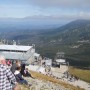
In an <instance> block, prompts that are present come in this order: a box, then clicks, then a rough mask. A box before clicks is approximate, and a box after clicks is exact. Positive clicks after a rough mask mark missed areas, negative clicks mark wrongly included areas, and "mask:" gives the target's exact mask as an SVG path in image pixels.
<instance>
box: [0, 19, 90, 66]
mask: <svg viewBox="0 0 90 90" xmlns="http://www.w3.org/2000/svg"><path fill="white" fill-rule="evenodd" d="M0 37H1V38H6V39H8V40H16V41H17V42H18V41H19V42H20V43H21V44H25V45H28V44H29V45H31V44H32V43H34V44H36V51H37V52H38V53H41V55H42V56H46V57H49V58H53V59H54V57H55V54H56V53H57V52H58V51H60V52H65V54H66V55H65V57H66V59H67V60H68V61H69V62H70V65H75V66H90V20H75V21H72V22H70V23H68V24H66V25H63V26H61V27H59V28H53V29H52V28H51V29H38V30H30V29H24V30H22V31H21V30H16V28H15V30H14V31H13V32H11V31H9V32H4V33H3V34H1V35H0Z"/></svg>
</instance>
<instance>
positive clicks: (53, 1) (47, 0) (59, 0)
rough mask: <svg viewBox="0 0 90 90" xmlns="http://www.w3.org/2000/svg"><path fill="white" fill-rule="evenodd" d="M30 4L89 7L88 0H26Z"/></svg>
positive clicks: (89, 2)
mask: <svg viewBox="0 0 90 90" xmlns="http://www.w3.org/2000/svg"><path fill="white" fill-rule="evenodd" d="M28 1H29V2H30V3H31V4H33V5H37V6H39V7H45V8H47V7H61V8H78V9H89V8H90V0H28Z"/></svg>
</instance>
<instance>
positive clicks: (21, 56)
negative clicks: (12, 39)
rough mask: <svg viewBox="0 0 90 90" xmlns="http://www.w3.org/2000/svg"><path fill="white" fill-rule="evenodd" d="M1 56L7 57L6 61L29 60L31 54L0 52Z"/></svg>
mask: <svg viewBox="0 0 90 90" xmlns="http://www.w3.org/2000/svg"><path fill="white" fill-rule="evenodd" d="M0 55H3V56H5V58H6V59H12V60H28V59H29V58H30V57H31V54H28V55H26V54H24V53H17V52H0Z"/></svg>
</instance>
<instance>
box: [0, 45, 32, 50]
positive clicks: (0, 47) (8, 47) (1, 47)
mask: <svg viewBox="0 0 90 90" xmlns="http://www.w3.org/2000/svg"><path fill="white" fill-rule="evenodd" d="M32 47H33V46H21V45H0V50H15V51H28V50H29V49H31V48H32Z"/></svg>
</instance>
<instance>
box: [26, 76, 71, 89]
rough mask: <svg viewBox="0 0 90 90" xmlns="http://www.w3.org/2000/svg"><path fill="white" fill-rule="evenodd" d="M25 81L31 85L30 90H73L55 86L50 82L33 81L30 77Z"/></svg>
mask: <svg viewBox="0 0 90 90" xmlns="http://www.w3.org/2000/svg"><path fill="white" fill-rule="evenodd" d="M25 79H26V80H27V81H28V83H29V84H30V85H31V86H30V89H29V90H71V89H68V88H65V87H63V86H61V85H59V84H54V83H52V82H49V81H42V80H38V79H32V78H28V77H25Z"/></svg>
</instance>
